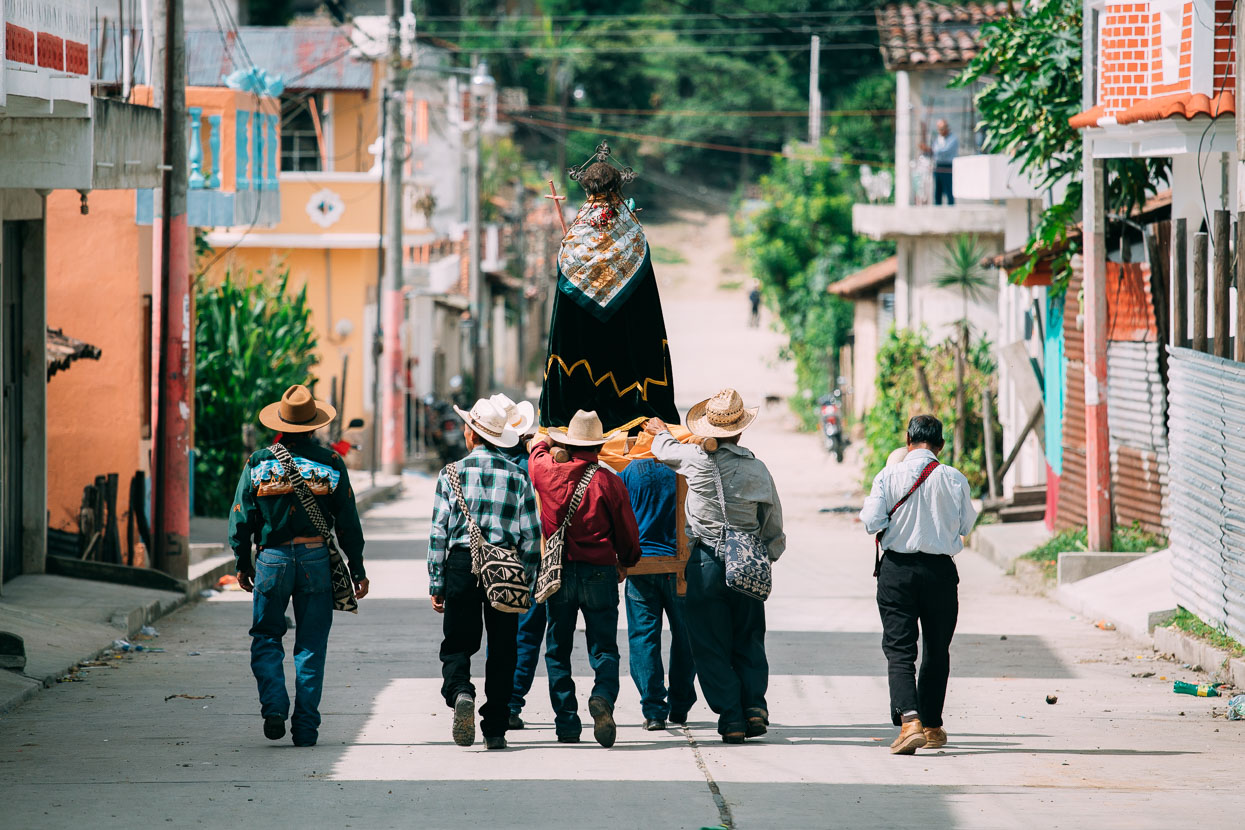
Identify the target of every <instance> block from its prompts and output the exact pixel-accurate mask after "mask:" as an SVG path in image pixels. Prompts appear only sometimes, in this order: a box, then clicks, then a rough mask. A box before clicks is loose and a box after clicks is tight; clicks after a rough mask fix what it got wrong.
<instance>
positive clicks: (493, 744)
mask: <svg viewBox="0 0 1245 830" xmlns="http://www.w3.org/2000/svg"><path fill="white" fill-rule="evenodd" d="M484 748H485V749H505V748H506V739H505V738H503V737H502V736H501V735H495V736H493V737H491V738H489V737H485V738H484Z"/></svg>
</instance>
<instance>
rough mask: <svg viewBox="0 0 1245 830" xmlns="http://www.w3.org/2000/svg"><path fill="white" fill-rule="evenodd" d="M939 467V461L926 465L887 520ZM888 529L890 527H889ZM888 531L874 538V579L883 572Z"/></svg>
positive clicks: (889, 511)
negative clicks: (883, 544)
mask: <svg viewBox="0 0 1245 830" xmlns="http://www.w3.org/2000/svg"><path fill="white" fill-rule="evenodd" d="M937 466H938V460H937V459H935V460H933V461H931V462H929V463H928V464H926V465H925V469H924V470H921V474H920V475H919V476H917V477H916V484H913V485H912V489H911V490H909V491H908V492H907V493H905V494H904V497H903V498H902V499H900V500H899V501H897V502H895V506H894V507H892V508H891V509H890V510H888V511H887V513H886V518H888V519H889V518H890V517H891V516H894V515H895V511H896V510H898V509H899V508H900V507H902V506H903V503H904V502H906V501H907V500H908V499H909V498H910V497H911V496H912V494H913V493H915V492H916V491H917V488H918V487H920V486H921V485H922V484H924V483H925V479H927V478H929V477H930V474H931V473H933V472H934V468H935V467H937ZM887 527H889V525H888V526H887ZM886 530H887V528H886V527H884V528H882V529H881V530H879V531H878V535H877V536H875V537H874V545H875V547H874V550H873V575H874V577H877V575H878V573H880V572H881V570H882V535H883V534H884V533H886Z"/></svg>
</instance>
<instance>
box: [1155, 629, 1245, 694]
mask: <svg viewBox="0 0 1245 830" xmlns="http://www.w3.org/2000/svg"><path fill="white" fill-rule="evenodd" d="M1154 650H1155V651H1157V652H1159V654H1170V655H1172V657H1173V658H1174V659H1176V660H1179V661H1181V662H1182V663H1188V664H1189V665H1190V666H1194V667H1201V669H1202V671H1204V672H1206V673H1207V674H1209V675H1210V676H1211V678H1212V679H1213V680H1215V681H1217V682H1220V683H1231V684H1232V685H1233V686H1235V687H1236V688H1238V689H1245V658H1242V657H1233V656H1232V655H1230V654H1229V653H1228V652H1226V651H1224V650H1223V649H1219V648H1215V647H1214V646H1212V645H1210V644H1209V643H1204V642H1202V641H1201V640H1198V639H1196V638H1194V637H1190V636H1189V635H1188V634H1185V633H1184V632H1183V631H1181V630H1180V629H1178V628H1156V629H1154Z"/></svg>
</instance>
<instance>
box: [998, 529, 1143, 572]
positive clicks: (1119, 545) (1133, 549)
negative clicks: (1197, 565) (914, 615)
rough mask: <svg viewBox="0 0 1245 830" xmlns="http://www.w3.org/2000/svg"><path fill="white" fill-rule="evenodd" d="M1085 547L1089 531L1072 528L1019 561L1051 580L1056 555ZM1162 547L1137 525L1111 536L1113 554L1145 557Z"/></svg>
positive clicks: (1118, 530)
mask: <svg viewBox="0 0 1245 830" xmlns="http://www.w3.org/2000/svg"><path fill="white" fill-rule="evenodd" d="M1088 545H1089V531H1088V530H1087V529H1086V528H1085V527H1084V526H1082V527H1073V528H1069V529H1068V530H1061V531H1059V532H1058V533H1056V534H1055V535H1054V536H1052V537H1050V538H1049V539H1047V540H1046V541H1045V542H1043V543H1042V544H1040V545H1038V546H1037V547H1036V548H1034V549H1033V550H1031V551H1029V552H1028V553H1026V554H1025V555H1024V556H1022V557H1020V558H1021V559H1028V560H1031V561H1033V562H1037V563H1039V564H1041V565H1042V568H1043V570H1044V571H1045V573H1046V576H1047V578H1049V579H1054V578H1055V571H1056V566H1057V564H1058V561H1059V554H1061V553H1069V552H1072V551H1078V550H1088ZM1165 547H1167V539H1166V538H1165V537H1163V536H1160V535H1158V534H1156V533H1150V532H1148V531H1145V530H1142V529H1141V525H1140V524H1139V523H1138V522H1134V523H1133V524H1131V525H1129V526H1127V527H1117V528H1115V530H1114V531H1113V532H1112V534H1111V551H1112V552H1113V553H1145V552H1147V551H1155V550H1160V549H1162V548H1165Z"/></svg>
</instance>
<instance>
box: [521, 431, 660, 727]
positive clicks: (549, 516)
mask: <svg viewBox="0 0 1245 830" xmlns="http://www.w3.org/2000/svg"><path fill="white" fill-rule="evenodd" d="M549 433H550V434H549V436H548V437H546V436H541V437H540V438H538V439H537V440H536V441H535V442H534V443H533V444H532V452H531V456H530V458H529V460H528V472H529V474H530V475H531V477H532V484H533V485H534V486H535V488H536V494H537V495H538V496H539V498H540V523H541V530H542V531H543V532H544V535H545V538H548V537H550V536H552V535H553V534H554V533H555V532H556V531H557V529H558V528H559V527H560V526H561V524H562V522H563V520H564V519H565V518H566V514H567V512H568V510H569V509H570V506H571V500H572V497H573V496H574V494H575V490H576V488H577V487H578V486H579V485H580V482H581V481H582V480H583V479H584V478H585V476H588V483H587V488H586V490H585V491H584V495H583V499H582V501H581V503H580V505H579V508H578V509H577V510H576V512H575V515H574V517H573V519H572V521H571V523H570V525H569V526H568V527H567V530H566V542H565V547H564V548H563V558H564V564H563V570H562V587H561V588H560V589H559V590H558V592H557V593H555V594H554V595H553V596H551V597H550V598H549V599H548V601H547V605H548V608H549V630H548V633H547V634H546V638H545V643H546V651H545V668H546V670H547V671H548V673H549V699H550V700H551V701H552V703H553V710H554V713H555V717H554V726H555V728H556V730H557V734H558V741H559V742H561V743H565V744H571V743H578V742H579V733H580V731H581V730H582V728H583V726H582V724H581V723H580V720H579V711H578V704H577V702H576V700H575V681H574V680H573V679H572V678H571V647H572V645H573V643H574V638H575V623H576V620H577V618H578V616H579V614H580V612H583V615H584V627H585V633H586V636H587V641H588V662H589V663H591V664H592V670H593V672H594V674H595V682H594V683H593V686H592V696H591V697H589V698H588V712H589V713H590V714H591V715H592V721H593V730H592V732H593V735H594V737H596V739H597V743H599V744H601V746H604V747H610V746H613V745H614V738H615V736H616V734H617V728H616V727H615V725H614V701H615V700H617V699H618V662H619V659H618V583H619V582H621V581H622V580H623V578H624V577H625V575H626V568H629V567H631V566H632V565H634V564H635V563H636V562H638V561H639V560H640V555H641V550H640V531H639V528H638V527H637V526H636V520H635V513H633V512H632V509H631V497H630V496H629V495H628V494H627V488H626V487H625V486H624V485H623V483H622V479H620V478H619V477H618V476H617V475H616V474H615V473H614V472H613V471H610V470H606V469H604V468H602V467H600V465H598V464H597V453H598V452H599V451H600V449H601V445H602V444H604V443H605V435H603V434H602V432H601V420H600V418H598V417H597V415H596V413H595V412H584V411H582V410H580V411H579V412H576V413H575V416H574V417H573V418H572V419H571V423H570V425H569V426H568V427H566V428H565V429H561V428H557V427H554V428H551V429H550V430H549ZM550 438H552V439H553V440H554V441H556V442H557V443H558V444H559V445H561V446H563V447H565V448H566V450H567V451H568V453H569V454H570V459H569V460H568V461H564V462H561V463H559V462H556V461H554V460H553V456H552V454H551V453H550V452H549V444H548V441H549V439H550ZM590 471H591V472H590Z"/></svg>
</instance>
